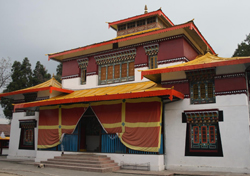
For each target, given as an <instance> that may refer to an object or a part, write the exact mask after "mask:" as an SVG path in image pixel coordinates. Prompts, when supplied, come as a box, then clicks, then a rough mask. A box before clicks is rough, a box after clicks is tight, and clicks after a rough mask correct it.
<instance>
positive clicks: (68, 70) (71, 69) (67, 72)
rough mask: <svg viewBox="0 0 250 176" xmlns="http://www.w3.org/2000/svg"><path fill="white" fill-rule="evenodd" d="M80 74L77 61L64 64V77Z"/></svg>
mask: <svg viewBox="0 0 250 176" xmlns="http://www.w3.org/2000/svg"><path fill="white" fill-rule="evenodd" d="M76 74H79V67H78V63H77V61H76V60H70V61H66V62H63V67H62V77H63V76H71V75H76Z"/></svg>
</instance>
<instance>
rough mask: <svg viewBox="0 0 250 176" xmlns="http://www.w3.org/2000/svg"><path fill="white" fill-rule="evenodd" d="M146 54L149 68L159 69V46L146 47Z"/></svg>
mask: <svg viewBox="0 0 250 176" xmlns="http://www.w3.org/2000/svg"><path fill="white" fill-rule="evenodd" d="M144 49H145V53H146V55H148V67H149V69H154V68H158V56H157V54H158V52H159V45H158V44H153V45H147V46H144Z"/></svg>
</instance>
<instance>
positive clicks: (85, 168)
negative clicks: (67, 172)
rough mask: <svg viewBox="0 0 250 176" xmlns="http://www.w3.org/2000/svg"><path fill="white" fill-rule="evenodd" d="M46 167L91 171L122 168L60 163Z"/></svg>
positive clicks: (118, 167)
mask: <svg viewBox="0 0 250 176" xmlns="http://www.w3.org/2000/svg"><path fill="white" fill-rule="evenodd" d="M45 167H54V168H61V169H72V170H82V171H89V172H112V171H117V170H119V169H120V166H115V167H105V168H93V167H79V166H69V165H68V166H66V165H59V164H45Z"/></svg>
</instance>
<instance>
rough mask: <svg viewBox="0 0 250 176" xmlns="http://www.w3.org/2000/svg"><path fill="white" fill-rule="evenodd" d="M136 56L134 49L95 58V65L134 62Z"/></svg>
mask: <svg viewBox="0 0 250 176" xmlns="http://www.w3.org/2000/svg"><path fill="white" fill-rule="evenodd" d="M135 56H136V49H135V48H133V49H129V50H124V51H119V52H115V53H110V54H104V55H100V56H95V57H94V58H95V60H96V63H97V65H105V64H113V63H118V62H122V61H128V60H134V59H135Z"/></svg>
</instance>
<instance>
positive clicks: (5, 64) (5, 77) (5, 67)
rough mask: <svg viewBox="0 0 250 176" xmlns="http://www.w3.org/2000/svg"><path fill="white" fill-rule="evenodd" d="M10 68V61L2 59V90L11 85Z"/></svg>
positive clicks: (0, 78)
mask: <svg viewBox="0 0 250 176" xmlns="http://www.w3.org/2000/svg"><path fill="white" fill-rule="evenodd" d="M10 68H11V63H10V59H5V58H2V59H0V88H2V87H5V86H6V85H7V84H8V83H9V81H10V77H11V72H10Z"/></svg>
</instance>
